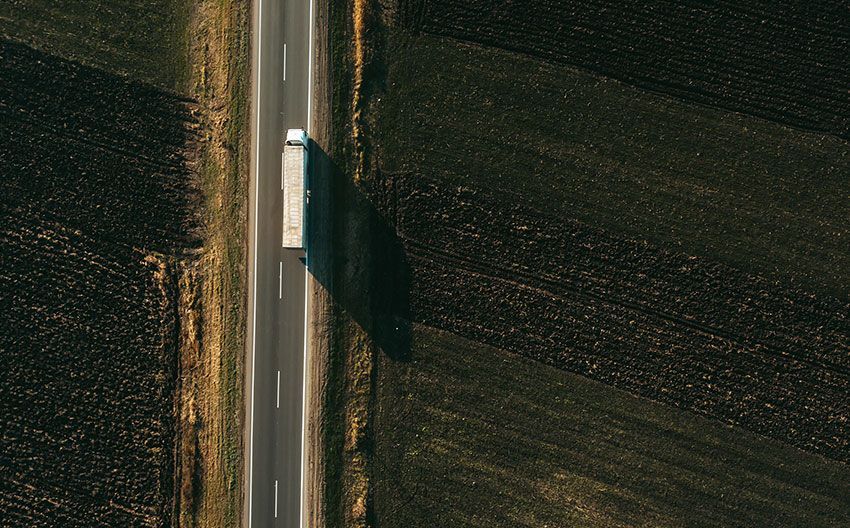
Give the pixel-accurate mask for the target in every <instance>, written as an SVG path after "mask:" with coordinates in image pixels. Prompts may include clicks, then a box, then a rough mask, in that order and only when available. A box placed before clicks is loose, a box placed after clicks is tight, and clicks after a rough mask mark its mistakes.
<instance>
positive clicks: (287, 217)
mask: <svg viewBox="0 0 850 528" xmlns="http://www.w3.org/2000/svg"><path fill="white" fill-rule="evenodd" d="M281 170H282V171H283V174H282V175H281V178H282V180H283V247H285V248H299V249H303V248H304V234H305V231H306V222H305V212H306V209H307V133H306V132H305V131H304V130H302V129H300V128H290V129H289V130H287V131H286V142H285V143H284V145H283V160H282V161H281Z"/></svg>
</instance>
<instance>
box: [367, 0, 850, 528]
mask: <svg viewBox="0 0 850 528" xmlns="http://www.w3.org/2000/svg"><path fill="white" fill-rule="evenodd" d="M381 5H385V4H381ZM375 12H376V13H377V14H378V15H380V14H388V15H390V16H386V17H385V18H381V17H380V16H374V17H373V19H369V20H370V22H369V23H371V24H376V22H375V20H384V19H387V20H390V21H391V22H392V23H395V24H396V25H395V26H392V25H391V26H389V27H388V28H377V29H376V30H375V32H374V34H371V33H369V32H368V31H366V32H365V33H364V34H365V35H367V36H366V37H364V38H365V39H366V42H367V43H369V44H370V45H373V46H374V47H375V49H376V50H372V48H370V47H368V46H367V47H366V49H367V50H368V53H366V54H365V55H364V56H365V59H364V60H365V61H367V65H366V66H365V67H364V69H363V72H365V73H364V76H366V77H367V78H366V79H365V81H364V85H363V86H366V88H363V90H364V93H365V96H364V97H365V98H366V100H367V101H368V103H362V99H356V98H355V101H356V103H355V104H356V105H357V104H359V105H361V106H362V107H364V108H365V110H364V114H365V116H366V117H363V116H357V119H360V120H362V121H363V122H365V125H363V126H364V127H365V128H364V129H366V130H369V131H370V135H369V137H368V141H366V142H363V143H362V144H358V145H356V146H355V147H356V148H361V147H362V148H363V149H364V151H365V153H366V155H367V156H369V157H370V159H369V160H367V163H365V164H364V165H363V166H365V167H368V168H369V169H371V170H367V171H366V172H368V174H366V176H365V177H364V178H363V179H364V180H365V183H364V188H367V189H369V192H371V196H370V198H371V199H372V200H373V202H374V203H375V204H378V207H379V208H380V209H381V213H382V214H383V215H384V216H385V217H386V218H387V221H388V222H389V223H390V224H391V225H392V226H393V227H394V229H395V230H396V234H397V236H398V239H399V241H400V243H401V245H402V246H403V247H404V257H403V258H399V259H397V260H398V267H401V268H405V269H404V271H405V272H406V275H405V273H400V274H399V275H400V276H407V277H409V284H401V283H399V284H390V279H391V275H390V274H387V284H377V286H376V287H378V288H380V287H383V288H385V289H386V290H387V291H392V288H393V287H396V288H397V289H399V290H403V291H404V292H405V294H407V293H408V290H409V296H408V297H407V298H406V299H407V300H409V306H406V307H405V308H406V309H407V310H408V312H407V313H409V315H410V317H411V319H412V320H413V321H414V323H421V324H424V325H426V326H427V327H428V328H427V329H424V330H423V329H422V328H423V327H419V330H418V331H414V333H413V336H412V340H411V346H410V356H409V357H405V356H399V357H393V356H391V355H385V356H381V357H380V359H379V360H378V362H377V364H378V367H377V370H378V374H377V380H378V381H377V389H376V391H377V397H376V399H375V401H374V409H375V412H374V420H375V424H376V425H375V429H374V433H373V434H374V436H375V439H374V445H375V451H374V460H375V464H376V466H375V469H374V471H375V475H374V476H373V482H374V490H375V491H374V493H375V494H374V505H375V506H374V508H375V510H374V516H375V518H377V519H378V523H379V524H381V525H383V524H387V525H390V526H392V525H398V526H405V525H416V522H421V519H423V518H427V519H428V522H431V523H433V524H439V525H442V526H470V525H471V526H518V525H527V526H545V525H551V526H569V525H587V526H606V527H607V526H659V525H682V526H736V525H740V526H751V525H765V526H788V525H792V526H793V525H804V526H841V525H843V524H846V521H847V519H848V515H850V513H848V510H847V501H846V499H844V498H843V497H841V494H840V492H838V494H837V495H833V496H831V498H827V499H826V500H821V498H815V497H814V496H813V495H811V494H810V492H812V491H814V490H833V491H837V488H834V487H833V486H834V484H835V483H837V482H840V480H841V479H843V476H840V475H844V474H845V473H846V468H847V464H848V463H850V444H848V439H850V430H848V423H850V407H848V405H847V403H846V402H845V400H846V394H847V393H848V391H850V361H848V358H850V303H848V300H850V289H848V285H850V271H848V270H850V252H848V240H850V226H848V223H847V218H848V217H850V208H848V203H847V197H848V196H850V180H848V178H847V174H850V143H848V140H850V132H848V119H850V98H848V96H847V90H846V87H847V86H848V85H850V78H848V70H847V68H846V67H844V63H845V62H846V57H847V56H850V41H848V33H847V28H848V27H850V18H848V12H847V11H846V9H844V8H843V7H842V6H841V5H839V4H838V3H837V2H830V1H827V2H820V3H817V5H814V4H811V3H809V4H805V5H803V4H797V5H795V6H792V7H776V6H775V5H774V4H767V3H756V4H747V5H746V6H739V5H738V4H735V3H727V2H711V3H706V2H685V3H683V4H679V5H677V6H675V7H672V6H668V5H666V4H665V5H661V4H660V3H655V2H624V3H619V4H616V5H614V4H611V3H606V4H604V5H603V3H600V2H585V3H573V2H551V1H545V0H544V1H540V2H533V3H527V2H525V3H524V2H499V1H487V0H482V1H473V2H466V3H461V2H443V1H440V0H437V1H434V2H401V3H400V5H399V6H398V9H397V10H395V11H392V10H389V11H388V12H381V11H380V9H378V8H375ZM371 14H375V13H370V15H371ZM382 29H385V30H386V32H382V31H381V30H382ZM383 38H386V39H387V41H386V43H385V46H384V47H381V46H382V39H383ZM369 61H372V62H369ZM374 63H378V64H374ZM384 72H386V77H385V78H383V77H381V75H382V74H383V73H384ZM369 76H372V77H374V78H369ZM357 110H358V111H359V110H360V107H357ZM362 145H366V146H365V147H363V146H362ZM370 251H371V252H373V253H375V254H381V252H386V248H385V247H383V246H378V245H376V246H375V247H373V248H371V249H370ZM377 282H380V281H377ZM399 297H400V298H401V297H402V296H401V295H399ZM435 329H436V330H435ZM441 331H447V332H449V333H451V334H453V336H450V337H447V336H444V335H443V336H441V334H440V332H441ZM435 335H436V336H441V337H435ZM457 337H461V338H465V339H460V340H458V339H457ZM476 343H477V344H476ZM481 344H485V345H490V346H492V347H495V348H498V349H500V351H496V350H493V349H492V348H488V347H482V346H481ZM502 351H506V352H507V353H509V354H512V355H506V354H504V353H503V352H502ZM517 356H519V357H517ZM529 359H530V360H533V361H534V363H533V364H534V365H536V366H534V367H528V369H529V370H528V371H527V370H526V367H527V365H529V363H527V361H528V360H529ZM405 360H407V361H405ZM488 361H492V362H494V363H493V364H490V363H488ZM541 363H542V364H544V365H541ZM549 367H555V368H554V369H551V370H545V373H544V369H548V368H549ZM530 371H533V372H530ZM558 371H560V372H561V374H560V376H561V377H559V374H558ZM574 374H578V375H580V377H578V378H574V377H573V375H574ZM550 376H551V378H550ZM573 379H580V380H583V381H582V382H581V383H582V384H584V383H589V384H590V385H587V386H593V387H595V389H594V391H592V392H593V394H591V393H590V392H587V391H584V390H583V389H581V390H579V389H576V387H577V385H573V384H572V382H569V383H568V382H567V381H566V380H573ZM588 379H589V380H590V381H588ZM545 380H550V381H551V382H552V383H553V384H554V385H558V384H560V383H562V382H563V383H564V384H570V385H572V389H569V390H565V391H564V392H558V393H557V394H555V392H549V389H550V388H551V387H552V385H550V381H545ZM597 382H599V383H601V384H600V385H596V383H597ZM560 386H561V387H562V388H563V387H564V386H565V385H560ZM606 386H607V387H608V391H609V392H606V391H605V389H604V387H606ZM573 389H576V392H574V393H572V394H573V395H574V396H575V399H571V396H570V395H569V393H570V392H571V391H572V390H573ZM596 389H598V391H597V390H596ZM621 390H622V391H625V392H626V393H629V394H630V395H631V396H630V397H629V398H631V397H636V399H634V400H630V401H633V402H636V403H635V407H634V408H633V409H635V412H634V413H631V411H629V413H627V414H629V416H624V415H623V414H621V413H620V410H621V409H622V408H623V407H622V406H628V404H626V403H625V401H624V400H621V399H620V398H619V395H620V394H621V393H620V391H621ZM556 392H557V391H556ZM608 395H610V398H613V399H614V400H615V401H616V402H617V403H616V404H615V405H613V406H612V407H607V403H609V402H607V400H606V398H608V397H609V396H608ZM638 408H640V409H641V410H639V411H638V410H637V409H638ZM662 409H663V411H662ZM573 412H575V413H576V414H575V415H574V417H573V418H574V419H573V418H570V419H564V417H565V416H567V415H570V413H573ZM658 412H663V413H669V414H665V416H667V418H664V419H662V420H658V419H656V418H651V417H650V416H656V417H657V416H658V415H657V414H656V413H658ZM638 415H640V416H641V417H640V418H638V417H637V416H638ZM695 415H696V416H695ZM706 418H707V419H708V420H705V419H706ZM668 419H669V422H668V421H667V420H668ZM703 420H705V421H703ZM686 424H687V425H686ZM698 424H702V425H698ZM709 424H711V425H709ZM671 426H672V427H671ZM730 426H731V427H730ZM673 430H677V431H678V432H675V433H674V432H673ZM684 430H687V431H688V432H687V433H683V431H684ZM637 431H640V432H639V433H638V432H637ZM719 431H723V433H719ZM680 433H683V434H680ZM718 434H722V435H723V436H724V438H725V440H723V441H721V442H719V443H718V442H717V440H718V438H719V437H718V436H717V435H718ZM726 434H728V435H729V436H728V437H727V436H725V435H726ZM762 442H763V444H762ZM743 445H750V446H752V447H745V448H742V446H743ZM709 446H713V447H709ZM369 448H371V444H370V445H369V446H367V449H366V450H365V451H367V454H371V453H369V452H368V449H369ZM691 449H695V451H691ZM738 449H741V450H738ZM760 449H764V450H765V452H767V451H770V452H772V453H779V452H780V451H781V452H782V453H783V454H782V455H777V456H776V457H775V458H774V456H773V455H770V456H768V457H767V458H759V457H758V456H756V457H752V456H751V455H754V454H756V453H757V452H758V454H759V455H760V454H763V453H761V452H759V451H758V450H760ZM774 450H775V451H774ZM632 457H635V458H632ZM724 457H725V458H724ZM733 459H734V461H733ZM624 460H630V462H627V463H621V462H622V461H624ZM727 462H731V464H732V466H734V469H733V468H732V467H729V468H725V469H721V468H720V466H718V465H717V463H720V464H721V465H722V464H725V463H727ZM797 463H801V464H803V465H808V464H809V463H814V464H815V465H817V466H818V469H814V470H813V471H812V472H811V473H810V472H809V469H803V467H802V466H795V469H793V470H789V467H790V466H789V464H797ZM567 466H570V467H571V468H572V469H566V470H565V469H564V468H565V467H567ZM812 467H813V466H809V468H810V469H811V468H812ZM742 468H744V469H743V473H738V471H739V470H741V469H742ZM786 471H787V472H786ZM756 475H758V476H756ZM806 475H808V476H806ZM827 475H831V476H830V477H828V479H827V480H830V479H832V478H833V477H835V479H836V480H830V481H831V482H832V484H829V483H826V482H825V481H820V483H818V484H814V482H815V481H818V480H819V479H820V478H821V477H822V476H827ZM810 477H811V478H810ZM751 478H753V479H755V481H758V482H757V483H756V482H755V481H753V480H750V479H751ZM812 478H813V479H814V480H812ZM804 481H805V482H808V484H802V485H801V487H800V489H798V490H797V491H803V490H806V491H804V495H807V498H803V497H797V498H791V496H790V495H787V492H788V491H789V487H788V486H795V485H796V484H795V483H802V482H804ZM707 483H708V485H707V486H706V484H707ZM761 486H763V487H761ZM756 488H759V491H755V490H756ZM718 491H719V494H718V493H717V492H718ZM828 493H832V491H830V492H828ZM792 494H793V493H792ZM780 496H785V497H786V498H784V499H779V500H778V502H777V503H776V504H775V505H774V506H767V505H768V504H770V503H771V502H772V501H774V500H777V498H778V497H780ZM750 500H752V502H750ZM787 504H794V505H795V507H794V508H790V509H789V508H785V505H787ZM428 515H430V517H426V516H428ZM396 522H397V523H398V524H394V523H396ZM422 525H425V524H422Z"/></svg>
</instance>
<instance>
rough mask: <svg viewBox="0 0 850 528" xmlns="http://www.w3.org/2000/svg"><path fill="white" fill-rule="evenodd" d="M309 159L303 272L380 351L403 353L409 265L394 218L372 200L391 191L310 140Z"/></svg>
mask: <svg viewBox="0 0 850 528" xmlns="http://www.w3.org/2000/svg"><path fill="white" fill-rule="evenodd" d="M310 159H311V162H310V163H311V167H310V174H311V181H310V182H309V188H310V192H311V198H310V207H309V209H308V215H309V218H308V222H307V226H308V232H307V240H308V242H307V243H308V248H307V249H308V267H309V270H310V273H311V274H312V275H313V276H314V277H315V278H316V280H317V281H319V283H320V284H322V286H324V287H325V288H326V289H327V290H328V292H329V293H330V295H331V297H332V298H333V300H334V301H335V302H336V303H338V304H339V305H340V306H341V307H342V308H343V309H344V310H345V311H346V312H348V314H349V315H350V316H351V318H352V319H354V321H355V322H357V324H359V325H360V326H361V327H362V328H363V330H365V331H366V333H367V334H368V335H369V336H370V337H371V338H372V339H373V340H374V342H375V343H376V344H377V345H378V347H380V349H381V350H383V352H384V353H385V354H387V355H388V356H389V357H390V358H392V359H395V360H407V359H408V357H409V352H410V323H409V321H410V298H409V297H410V267H409V265H408V262H407V258H406V256H405V251H404V248H403V246H402V244H401V241H400V240H399V238H398V236H397V235H396V229H395V226H394V225H392V223H391V222H390V221H389V220H388V218H387V217H386V215H384V214H382V213H381V212H380V211H379V208H378V207H379V206H380V205H383V204H387V203H392V202H391V200H390V198H391V192H392V191H391V190H389V189H365V188H364V187H363V186H361V185H357V184H355V183H354V182H353V181H352V180H351V179H350V178H349V177H348V176H347V175H346V174H345V173H344V172H343V171H342V169H341V168H340V167H339V166H338V165H337V164H336V163H335V162H334V161H333V160H332V159H331V158H330V157H329V156H328V154H327V153H326V152H325V151H324V150H322V148H321V147H320V146H319V145H318V144H316V143H315V142H312V141H311V142H310ZM382 209H383V210H389V209H388V208H386V207H382Z"/></svg>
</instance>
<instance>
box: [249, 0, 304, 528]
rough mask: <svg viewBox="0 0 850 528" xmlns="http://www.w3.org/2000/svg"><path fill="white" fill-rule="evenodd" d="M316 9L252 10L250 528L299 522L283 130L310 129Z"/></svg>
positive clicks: (272, 0) (297, 335)
mask: <svg viewBox="0 0 850 528" xmlns="http://www.w3.org/2000/svg"><path fill="white" fill-rule="evenodd" d="M311 2H312V0H255V2H254V16H255V19H254V34H253V39H254V40H253V44H254V47H253V57H252V59H253V61H254V62H253V64H254V87H253V89H254V93H253V102H254V106H253V113H254V115H253V120H254V122H253V126H254V137H253V138H252V139H253V145H252V148H253V149H254V150H253V152H252V154H253V160H252V163H253V165H252V171H253V175H252V179H253V182H252V184H253V186H252V189H251V192H252V200H253V207H252V208H251V218H249V222H251V224H252V233H251V235H252V236H253V239H252V240H251V246H252V247H251V248H250V249H249V266H250V267H251V275H252V276H251V278H250V279H249V288H250V294H249V300H248V302H249V315H248V317H249V319H248V325H249V328H248V345H247V350H248V362H247V371H248V376H249V377H248V379H247V380H246V381H247V390H248V394H247V398H248V399H247V401H246V406H247V421H246V426H247V428H248V434H247V444H248V445H247V447H248V450H247V453H246V457H247V459H246V463H247V480H248V481H247V489H246V492H247V496H246V501H245V508H246V510H247V512H246V513H247V515H246V517H247V519H245V520H246V522H247V525H248V526H249V527H252V528H253V527H271V526H275V527H297V526H301V524H302V522H301V517H302V491H301V490H302V459H303V456H302V453H303V445H302V442H303V437H304V435H303V427H302V425H303V424H302V411H303V409H302V405H303V402H304V398H303V390H304V356H305V350H306V349H305V342H304V338H305V328H306V325H305V317H306V313H307V309H306V302H307V300H306V291H305V290H306V279H307V275H306V271H307V270H306V266H305V262H304V258H305V255H304V252H303V251H300V250H291V249H283V248H282V247H281V239H282V219H283V210H282V203H283V195H282V191H281V154H282V152H283V138H284V137H285V135H286V130H287V129H288V128H304V129H307V130H308V125H309V123H308V120H309V118H310V116H309V108H308V107H309V104H308V103H309V98H310V88H309V82H310V68H311V65H310V57H309V55H310V52H311V46H310V39H311V38H312V31H311V24H312V20H311V18H312V6H311ZM308 131H309V130H308Z"/></svg>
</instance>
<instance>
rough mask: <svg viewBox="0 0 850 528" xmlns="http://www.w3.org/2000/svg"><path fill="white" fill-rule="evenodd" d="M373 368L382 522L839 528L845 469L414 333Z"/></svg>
mask: <svg viewBox="0 0 850 528" xmlns="http://www.w3.org/2000/svg"><path fill="white" fill-rule="evenodd" d="M413 342H414V346H413V349H412V352H411V358H410V361H409V362H395V361H387V360H381V361H380V362H379V366H378V371H379V373H380V374H379V377H380V380H379V387H380V389H379V393H378V398H377V402H378V403H377V405H378V409H377V416H378V419H377V421H376V423H375V427H376V428H377V429H378V430H379V431H380V433H379V434H378V435H377V437H376V440H377V445H376V450H375V452H376V458H375V463H374V468H375V515H376V517H377V518H378V519H380V523H381V526H387V527H408V526H409V527H419V526H422V527H426V526H435V525H436V526H593V527H596V526H598V527H600V528H602V527H604V528H608V527H612V526H618V527H619V526H694V527H696V526H705V527H716V526H766V527H767V526H770V527H774V526H775V527H780V526H841V525H842V522H843V521H846V520H847V518H848V516H850V504H848V502H847V497H846V494H845V493H844V490H843V483H844V482H846V480H847V478H848V477H850V471H848V468H847V466H846V465H843V464H834V463H831V462H829V461H826V460H824V459H823V458H821V457H818V456H814V455H810V454H806V453H802V452H800V451H798V450H796V449H794V448H791V447H788V446H786V445H782V444H781V443H779V442H775V441H771V440H768V439H765V438H763V437H761V436H758V435H753V434H749V433H746V432H742V431H741V430H740V429H737V428H729V427H724V426H722V425H720V424H718V423H716V422H714V421H711V420H705V419H703V418H700V417H697V416H692V415H691V416H689V415H688V414H686V413H681V412H678V411H677V410H675V409H672V408H670V407H668V406H665V405H660V404H654V403H651V402H647V401H646V400H643V399H641V398H636V397H634V396H631V395H628V394H626V393H624V392H621V391H618V390H612V389H611V388H610V387H609V386H606V385H603V384H600V383H595V382H592V381H589V380H587V379H586V378H583V377H581V376H574V375H571V374H564V373H563V372H561V371H558V370H556V369H553V368H550V367H546V366H544V365H541V364H540V363H538V362H535V361H530V360H521V359H520V360H518V359H517V358H516V356H514V355H513V354H509V353H506V352H505V351H502V350H495V349H492V348H490V347H486V346H482V345H479V344H476V343H473V342H470V341H467V340H464V339H461V338H458V337H456V336H453V335H451V334H447V333H445V332H442V331H438V330H435V329H433V328H429V327H424V326H418V325H417V326H416V327H415V328H414V332H413Z"/></svg>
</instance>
